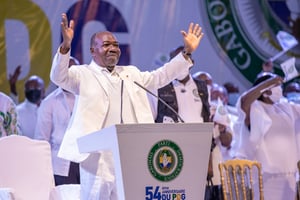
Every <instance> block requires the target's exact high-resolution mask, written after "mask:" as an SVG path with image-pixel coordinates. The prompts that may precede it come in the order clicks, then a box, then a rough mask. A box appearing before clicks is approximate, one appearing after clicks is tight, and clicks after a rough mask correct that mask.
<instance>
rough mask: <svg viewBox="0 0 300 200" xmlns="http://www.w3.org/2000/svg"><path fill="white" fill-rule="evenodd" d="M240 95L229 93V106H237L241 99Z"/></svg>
mask: <svg viewBox="0 0 300 200" xmlns="http://www.w3.org/2000/svg"><path fill="white" fill-rule="evenodd" d="M239 97H240V94H239V93H237V92H235V93H229V94H228V104H229V105H231V106H235V104H236V102H237V100H238V99H239Z"/></svg>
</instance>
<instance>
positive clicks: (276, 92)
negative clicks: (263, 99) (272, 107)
mask: <svg viewBox="0 0 300 200" xmlns="http://www.w3.org/2000/svg"><path fill="white" fill-rule="evenodd" d="M271 91H272V94H271V95H270V96H269V98H270V99H271V100H272V101H273V102H274V103H276V102H279V100H280V99H281V98H282V88H281V86H276V87H273V88H271Z"/></svg>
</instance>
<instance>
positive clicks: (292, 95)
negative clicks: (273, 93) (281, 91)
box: [286, 92, 300, 104]
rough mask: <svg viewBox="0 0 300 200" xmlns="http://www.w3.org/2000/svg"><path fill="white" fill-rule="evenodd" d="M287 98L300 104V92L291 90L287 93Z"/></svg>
mask: <svg viewBox="0 0 300 200" xmlns="http://www.w3.org/2000/svg"><path fill="white" fill-rule="evenodd" d="M286 98H287V99H288V100H289V101H291V102H294V103H299V104H300V93H299V92H289V93H287V94H286Z"/></svg>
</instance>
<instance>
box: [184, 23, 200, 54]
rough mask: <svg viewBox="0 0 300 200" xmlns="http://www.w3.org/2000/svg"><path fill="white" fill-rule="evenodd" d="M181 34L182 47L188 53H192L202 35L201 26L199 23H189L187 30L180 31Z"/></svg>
mask: <svg viewBox="0 0 300 200" xmlns="http://www.w3.org/2000/svg"><path fill="white" fill-rule="evenodd" d="M181 34H182V36H183V42H184V48H185V51H187V52H188V53H192V52H193V51H195V50H196V49H197V47H198V46H199V44H200V41H201V39H202V37H203V32H202V28H201V27H200V26H199V24H194V23H190V26H189V29H188V32H185V31H183V30H182V31H181Z"/></svg>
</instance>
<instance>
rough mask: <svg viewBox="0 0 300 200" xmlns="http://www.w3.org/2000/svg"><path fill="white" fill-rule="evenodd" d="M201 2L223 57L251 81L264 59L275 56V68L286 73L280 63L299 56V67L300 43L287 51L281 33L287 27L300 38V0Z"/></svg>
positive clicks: (211, 37) (210, 33)
mask: <svg viewBox="0 0 300 200" xmlns="http://www.w3.org/2000/svg"><path fill="white" fill-rule="evenodd" d="M199 4H200V9H201V11H200V12H201V14H202V18H203V19H204V25H203V27H205V31H207V35H208V36H209V37H208V38H209V40H210V41H211V42H212V43H213V46H214V47H215V48H216V51H217V52H219V53H218V54H219V55H220V59H222V60H223V61H224V62H225V63H226V65H227V66H229V67H231V66H233V69H237V70H238V71H239V72H240V73H241V74H242V75H243V76H244V77H245V78H246V79H247V80H248V81H250V82H252V83H253V82H254V80H255V79H256V76H257V74H258V73H260V72H261V70H262V63H263V62H265V61H267V60H273V59H271V58H274V60H273V65H274V70H275V71H274V72H275V73H277V74H280V75H283V71H282V69H281V67H280V64H281V63H283V62H284V61H285V60H287V59H289V58H291V57H295V58H296V67H299V64H300V59H299V58H300V45H299V44H298V45H297V46H294V47H291V48H290V49H288V50H287V51H286V52H284V47H283V46H282V43H281V42H280V41H279V39H278V33H279V32H280V31H284V32H286V33H288V34H289V35H292V36H293V37H294V38H295V39H297V40H298V41H300V31H299V30H298V28H297V27H299V25H300V15H299V11H300V10H299V6H293V4H295V5H296V4H297V5H299V0H291V1H271V0H261V1H253V0H243V1H230V0H204V1H202V0H201V1H199ZM297 9H298V10H297ZM293 10H294V11H293ZM295 13H298V15H295ZM280 53H282V55H281V54H280ZM276 55H281V56H280V57H276ZM297 65H298V66H297Z"/></svg>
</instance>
